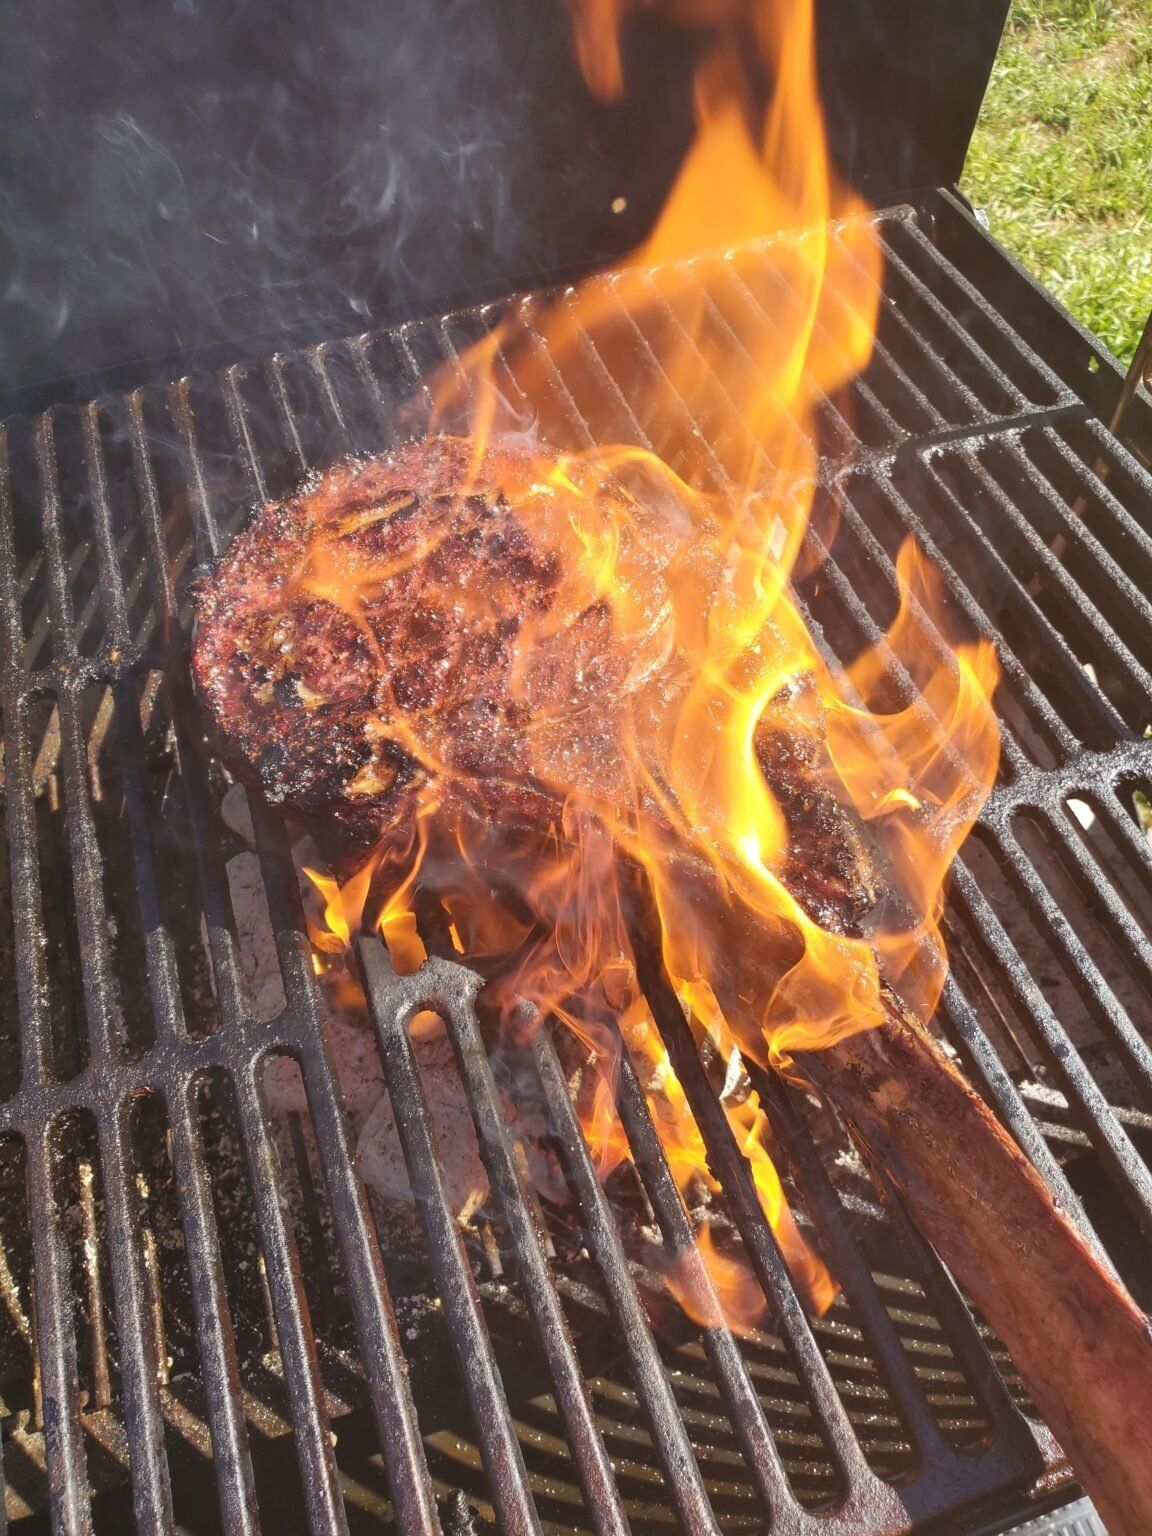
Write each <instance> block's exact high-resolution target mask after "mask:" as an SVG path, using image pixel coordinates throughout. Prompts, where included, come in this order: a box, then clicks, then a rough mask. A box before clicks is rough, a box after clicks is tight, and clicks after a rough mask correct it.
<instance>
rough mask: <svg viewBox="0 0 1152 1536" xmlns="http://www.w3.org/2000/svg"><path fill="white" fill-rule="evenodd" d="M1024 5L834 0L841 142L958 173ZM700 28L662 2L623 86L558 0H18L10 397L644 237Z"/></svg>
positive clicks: (11, 156)
mask: <svg viewBox="0 0 1152 1536" xmlns="http://www.w3.org/2000/svg"><path fill="white" fill-rule="evenodd" d="M1007 3H1008V0H964V3H957V0H920V3H916V0H823V3H822V4H821V5H820V7H819V12H820V15H819V39H820V42H819V46H820V60H821V77H822V84H823V92H824V97H825V101H826V104H827V111H828V116H829V123H830V131H831V142H832V148H833V154H834V157H835V158H836V159H837V160H838V161H839V163H840V165H841V168H842V170H843V171H844V173H845V175H846V177H847V179H848V181H849V182H850V183H851V184H853V185H855V186H856V187H858V188H859V190H860V191H861V192H863V193H864V195H865V196H866V197H868V198H870V199H871V200H872V201H873V202H874V203H876V204H878V205H880V204H886V203H891V202H895V201H898V200H899V199H901V198H904V197H907V196H909V195H910V194H911V193H912V192H913V191H915V190H917V189H921V188H925V187H936V186H944V185H949V184H951V183H953V182H954V181H955V180H956V178H957V177H958V176H959V174H960V168H961V166H962V164H963V161H964V155H965V152H966V150H967V145H968V139H969V136H970V134H971V131H972V127H973V125H974V123H975V121H976V115H977V111H978V109H979V105H980V101H981V98H982V96H983V93H984V87H985V84H986V82H987V79H988V75H989V73H990V71H991V67H992V60H993V58H994V56H995V51H996V45H997V42H998V39H999V35H1000V29H1001V27H1002V24H1003V20H1004V16H1005V14H1006V11H1007ZM693 47H694V39H693V37H692V36H691V35H689V34H687V33H684V32H682V31H677V30H672V29H668V28H662V27H661V26H660V25H659V24H658V23H657V22H656V20H655V19H654V18H653V17H651V16H644V15H641V16H639V17H638V18H637V19H636V20H635V22H634V24H632V25H631V26H630V29H629V47H628V82H629V92H628V96H627V99H626V100H625V101H624V102H623V103H621V104H618V105H614V106H611V107H605V106H602V105H599V104H598V103H596V102H595V101H594V100H593V99H592V98H591V97H590V96H589V94H588V93H587V91H586V90H585V88H584V86H583V84H582V83H581V80H580V77H579V73H578V70H577V68H576V65H575V62H574V60H573V57H572V49H571V44H570V40H569V36H568V19H567V12H566V10H565V7H564V6H563V5H561V4H559V3H558V0H548V3H537V0H514V3H509V0H390V3H388V4H382V3H379V0H343V3H342V4H340V5H339V6H333V5H327V6H322V7H318V6H316V5H315V4H314V3H313V0H252V3H249V4H246V5H244V6H241V7H236V6H235V5H231V4H227V3H224V0H219V3H217V0H208V3H204V4H195V5H175V6H173V7H160V8H151V9H148V10H145V11H141V8H140V7H139V6H138V5H135V4H132V3H130V0H110V3H109V4H108V5H105V6H101V7H100V9H99V10H98V11H97V10H94V9H93V7H92V6H90V5H87V4H84V3H83V0H63V3H62V4H61V5H59V6H56V7H54V8H53V10H52V12H51V13H50V14H49V13H46V12H45V11H43V9H42V8H37V7H36V6H34V5H31V4H28V5H24V6H20V7H18V8H17V11H16V12H15V13H14V14H13V15H12V16H10V17H9V18H8V20H7V24H6V41H5V48H4V50H3V55H2V57H0V95H2V97H3V100H4V101H5V103H6V108H7V110H6V111H5V114H4V120H3V124H2V125H0V156H2V158H3V160H4V163H5V164H6V166H8V167H9V168H10V169H9V172H8V175H7V182H6V187H5V203H4V208H3V218H2V220H0V252H2V253H3V254H2V260H3V269H4V272H5V284H4V290H3V294H2V295H0V342H2V344H0V414H5V413H7V411H8V410H10V409H16V408H29V407H30V406H32V405H35V406H37V407H39V406H42V405H47V404H49V403H51V402H52V401H53V400H59V399H62V398H65V397H68V396H71V397H73V398H75V397H76V396H77V395H83V394H88V395H91V394H92V393H95V392H96V388H95V383H96V381H95V379H94V377H93V376H94V375H102V376H104V377H103V380H102V384H101V387H107V385H108V383H109V379H108V378H107V373H108V370H110V369H114V368H119V369H120V370H121V371H120V373H119V376H118V379H117V383H118V384H119V385H120V386H122V387H128V386H133V385H135V384H138V383H141V382H142V381H143V380H144V379H145V378H146V377H149V376H155V375H156V373H157V369H158V368H160V367H162V365H161V364H158V363H157V361H156V359H157V358H162V357H163V356H165V355H167V354H171V353H175V352H180V353H181V354H183V366H185V367H186V366H188V363H189V361H190V354H191V353H192V352H193V351H194V349H211V348H212V347H213V346H214V345H218V344H220V343H223V342H228V343H229V344H230V350H229V352H228V354H227V357H226V358H225V357H224V356H223V355H220V354H218V357H217V358H216V359H214V358H213V357H212V356H211V355H208V354H206V355H205V356H204V357H203V359H202V361H203V362H204V363H206V364H208V365H213V366H214V365H215V361H216V360H220V361H223V360H227V361H233V360H235V358H236V357H237V355H238V350H239V349H244V348H246V349H247V351H248V353H249V354H256V353H258V352H260V351H265V352H266V351H267V350H269V349H270V340H269V339H270V337H272V336H275V337H276V339H277V341H278V342H279V343H283V342H284V341H285V339H286V337H287V336H289V335H293V336H295V338H296V339H297V340H298V341H299V340H311V339H318V338H320V337H326V336H333V335H342V334H345V333H347V332H349V331H352V330H356V329H362V328H363V327H364V325H365V324H366V321H367V318H368V317H369V316H372V317H374V318H375V319H377V320H379V319H383V318H386V317H387V315H388V314H391V313H395V312H397V311H399V310H403V311H404V312H405V313H423V314H431V313H436V312H439V311H442V310H444V309H447V308H449V307H451V306H453V305H454V304H456V303H459V302H464V301H467V302H473V301H476V300H480V299H485V298H495V297H503V296H504V295H505V294H507V293H510V292H513V291H515V290H517V289H521V288H529V287H536V286H538V285H539V284H540V283H541V282H542V281H544V280H545V279H547V278H548V277H550V276H555V275H557V274H559V273H561V272H569V273H573V272H576V271H578V270H582V269H585V268H587V267H588V266H589V265H592V264H595V263H597V262H601V261H604V260H607V259H609V258H612V257H615V256H619V255H621V254H623V253H624V252H626V251H627V250H629V249H631V248H633V247H634V246H636V245H637V243H638V242H639V240H640V238H641V236H642V235H643V233H644V231H645V230H646V229H647V227H648V225H649V224H650V223H651V221H652V220H653V218H654V217H655V215H656V212H657V210H658V209H659V207H660V205H661V203H662V201H663V197H664V194H665V192H666V190H667V188H668V186H669V184H670V182H671V179H672V177H673V175H674V173H675V169H676V166H677V164H678V162H679V158H680V156H681V155H682V153H683V151H684V148H685V146H686V145H687V143H688V140H689V136H690V131H691V122H690V115H691V109H690V88H689V82H690V77H691V62H692V52H693ZM618 199H623V203H624V206H623V208H622V210H621V211H620V212H616V211H614V204H616V205H617V206H619V204H618V203H617V200H618ZM237 338H247V340H245V341H238V340H237ZM148 360H151V361H148ZM76 376H84V377H82V378H81V379H80V381H79V383H77V382H76ZM166 376H167V377H172V376H174V372H173V370H171V369H170V370H169V372H168V373H167V375H166ZM29 386H38V388H37V390H36V394H35V396H34V397H33V396H30V395H28V394H27V393H26V394H25V395H24V396H23V397H22V398H19V397H18V396H17V393H16V392H18V391H20V390H21V388H22V387H23V388H25V389H27V387H29Z"/></svg>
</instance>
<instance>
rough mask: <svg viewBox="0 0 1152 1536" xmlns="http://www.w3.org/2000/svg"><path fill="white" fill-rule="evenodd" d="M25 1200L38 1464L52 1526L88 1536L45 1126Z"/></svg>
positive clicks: (72, 1337) (72, 1330)
mask: <svg viewBox="0 0 1152 1536" xmlns="http://www.w3.org/2000/svg"><path fill="white" fill-rule="evenodd" d="M26 1150H27V1157H28V1200H29V1204H30V1207H31V1209H32V1210H33V1211H36V1212H39V1213H40V1217H41V1219H40V1220H39V1221H34V1222H33V1223H32V1264H33V1275H34V1277H35V1278H34V1281H33V1287H32V1298H33V1306H34V1315H35V1323H34V1329H35V1335H34V1336H35V1340H36V1359H37V1362H38V1365H39V1382H40V1401H41V1411H42V1413H43V1421H44V1461H45V1465H46V1468H47V1472H48V1498H49V1508H50V1510H51V1513H52V1521H53V1525H54V1526H55V1528H56V1529H57V1530H59V1531H67V1532H68V1533H69V1536H72V1533H73V1532H75V1533H76V1536H90V1533H91V1531H92V1504H91V1499H90V1497H89V1493H88V1472H87V1466H86V1462H85V1456H84V1431H83V1428H82V1427H81V1423H80V1378H79V1374H78V1371H77V1365H76V1327H75V1314H74V1311H73V1299H72V1284H71V1277H70V1275H69V1266H68V1259H67V1255H66V1253H65V1251H64V1240H63V1236H62V1234H61V1231H60V1211H59V1209H58V1207H57V1203H56V1193H55V1190H54V1189H53V1184H52V1158H53V1154H54V1150H55V1149H54V1136H53V1131H52V1128H51V1127H50V1126H45V1127H44V1128H43V1130H42V1132H41V1134H40V1135H39V1136H38V1137H36V1138H35V1139H34V1140H29V1142H28V1143H27V1147H26Z"/></svg>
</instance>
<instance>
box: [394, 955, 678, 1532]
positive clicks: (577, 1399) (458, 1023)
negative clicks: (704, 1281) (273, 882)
mask: <svg viewBox="0 0 1152 1536" xmlns="http://www.w3.org/2000/svg"><path fill="white" fill-rule="evenodd" d="M381 958H382V957H381ZM443 1017H444V1023H445V1026H446V1028H447V1030H448V1035H449V1038H450V1040H451V1042H452V1050H453V1054H454V1056H455V1058H456V1064H457V1069H458V1071H459V1073H460V1077H461V1080H462V1081H463V1084H464V1088H465V1091H466V1093H467V1096H468V1107H469V1109H470V1110H471V1113H472V1118H473V1123H474V1125H475V1127H476V1135H477V1139H478V1141H479V1144H480V1150H481V1155H482V1157H483V1159H484V1166H485V1168H486V1170H487V1172H488V1177H489V1179H490V1181H491V1183H492V1187H493V1189H494V1190H495V1191H496V1194H497V1196H498V1198H499V1200H500V1204H501V1208H502V1210H503V1212H504V1221H505V1224H506V1226H507V1228H508V1232H509V1236H510V1238H511V1242H512V1248H513V1251H514V1253H515V1255H516V1262H517V1266H518V1269H519V1272H520V1275H521V1277H522V1283H523V1286H524V1293H525V1297H526V1299H527V1302H528V1306H529V1309H530V1310H531V1312H532V1314H533V1319H534V1321H535V1324H536V1332H537V1335H538V1337H539V1339H540V1342H541V1345H542V1347H543V1350H544V1353H545V1355H546V1357H547V1360H548V1367H549V1371H550V1373H551V1376H552V1381H553V1384H554V1386H555V1389H556V1399H557V1403H558V1406H559V1408H560V1411H561V1413H562V1414H563V1416H564V1421H565V1424H566V1426H567V1429H568V1435H569V1440H570V1444H571V1448H572V1453H573V1459H574V1461H575V1462H576V1465H577V1471H578V1472H579V1475H580V1480H581V1483H582V1485H583V1487H584V1493H585V1498H586V1504H587V1509H588V1516H589V1519H590V1520H591V1522H592V1525H593V1528H594V1529H595V1530H596V1531H597V1532H598V1533H605V1536H607V1533H609V1532H617V1533H622V1532H626V1531H627V1530H628V1522H627V1519H626V1518H625V1515H624V1511H623V1508H622V1507H621V1504H620V1497H619V1494H618V1493H617V1491H616V1485H615V1482H614V1480H613V1477H612V1468H611V1463H610V1462H609V1459H608V1453H607V1451H606V1450H605V1447H604V1442H603V1440H602V1438H601V1435H600V1431H599V1430H598V1429H597V1427H596V1424H595V1421H594V1419H593V1416H592V1406H591V1402H590V1400H589V1397H588V1393H587V1389H586V1387H585V1385H584V1380H583V1376H582V1373H581V1369H580V1363H579V1361H578V1359H577V1357H576V1351H575V1349H574V1347H573V1344H572V1340H571V1337H570V1336H569V1333H568V1326H567V1323H566V1322H565V1319H564V1313H563V1310H562V1309H561V1306H560V1300H559V1297H558V1296H557V1294H556V1290H555V1287H554V1286H553V1284H552V1276H551V1272H550V1270H549V1268H548V1261H547V1258H546V1257H545V1254H544V1248H543V1244H542V1241H541V1235H540V1231H539V1228H538V1226H537V1223H536V1221H535V1219H534V1217H533V1214H532V1210H531V1206H530V1200H529V1195H528V1191H527V1189H526V1187H525V1185H524V1182H523V1180H522V1178H521V1176H520V1174H519V1173H518V1171H517V1168H516V1163H515V1159H514V1157H513V1154H512V1147H511V1145H510V1143H509V1140H508V1136H507V1134H506V1132H505V1129H504V1111H503V1110H502V1109H501V1107H500V1103H499V1099H498V1097H497V1092H496V1084H495V1081H494V1079H493V1077H492V1069H491V1067H490V1066H489V1064H488V1057H487V1054H486V1053H485V1050H484V1045H483V1041H482V1040H481V1037H480V1031H479V1029H478V1028H477V1026H476V1024H475V1022H474V1020H473V1017H472V1012H471V1009H468V1008H459V1009H457V1008H445V1010H444V1015H443ZM669 1470H670V1471H671V1469H669Z"/></svg>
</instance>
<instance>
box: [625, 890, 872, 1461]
mask: <svg viewBox="0 0 1152 1536" xmlns="http://www.w3.org/2000/svg"><path fill="white" fill-rule="evenodd" d="M640 899H642V898H640ZM639 922H640V923H641V924H642V925H643V926H641V927H639V929H638V932H637V935H636V938H637V942H636V944H635V956H636V974H637V978H638V980H639V982H640V986H641V988H642V990H643V992H644V995H645V997H646V998H647V1000H648V1004H649V1007H650V1008H651V1009H652V1016H653V1018H654V1019H655V1021H656V1027H657V1028H658V1029H659V1031H660V1038H661V1040H662V1042H663V1044H664V1048H665V1050H666V1051H667V1052H668V1057H669V1060H670V1061H671V1063H672V1069H673V1071H674V1072H675V1073H676V1076H677V1078H678V1079H679V1080H680V1084H681V1086H682V1087H683V1089H684V1093H685V1095H686V1097H687V1099H688V1103H689V1106H690V1108H691V1110H692V1115H693V1118H694V1119H695V1121H696V1124H697V1125H698V1126H699V1128H700V1133H701V1135H702V1136H703V1138H704V1142H705V1145H706V1146H707V1148H708V1153H709V1163H710V1166H711V1168H712V1173H713V1175H714V1177H715V1178H716V1179H717V1181H718V1182H719V1183H720V1185H721V1187H722V1188H723V1190H724V1192H725V1194H726V1195H727V1197H728V1199H729V1201H730V1203H731V1207H732V1215H733V1219H734V1221H735V1223H736V1227H737V1230H738V1231H739V1233H740V1236H741V1238H742V1239H743V1242H744V1246H745V1248H746V1249H747V1252H748V1256H749V1258H750V1260H751V1262H752V1264H753V1267H754V1268H755V1270H756V1273H757V1275H758V1276H759V1278H760V1281H761V1283H762V1285H763V1286H764V1290H765V1294H766V1295H768V1296H769V1297H770V1298H771V1300H772V1303H773V1306H774V1308H775V1311H776V1316H777V1322H778V1326H779V1329H780V1334H781V1337H782V1339H783V1340H784V1343H785V1346H786V1348H787V1349H788V1352H789V1354H790V1356H791V1357H792V1359H793V1360H794V1362H795V1364H796V1369H797V1371H798V1373H799V1375H800V1377H801V1379H802V1380H803V1381H804V1382H805V1383H806V1384H807V1387H808V1390H809V1393H810V1395H811V1399H812V1406H813V1411H814V1413H815V1415H816V1419H817V1422H818V1424H819V1425H820V1429H821V1432H822V1433H823V1435H824V1437H825V1439H826V1442H827V1445H828V1450H829V1453H830V1455H831V1457H832V1459H833V1462H834V1464H835V1466H836V1469H837V1471H838V1472H839V1474H840V1476H841V1478H842V1479H843V1480H844V1483H845V1485H846V1486H847V1487H849V1488H859V1487H867V1486H868V1485H869V1484H870V1483H873V1482H874V1481H875V1478H874V1475H873V1473H872V1472H871V1470H870V1469H869V1467H868V1465H867V1463H866V1462H865V1460H864V1457H863V1454H862V1452H861V1450H860V1446H859V1443H858V1441H857V1440H856V1436H855V1434H854V1433H853V1430H852V1427H851V1424H850V1422H849V1420H848V1417H847V1414H846V1413H845V1410H844V1405H843V1403H842V1402H841V1400H840V1398H839V1396H838V1395H837V1393H836V1390H835V1387H834V1386H833V1383H832V1378H831V1376H830V1374H829V1372H828V1367H827V1365H826V1364H825V1361H824V1357H823V1355H822V1354H821V1353H820V1349H819V1346H818V1345H817V1343H816V1339H815V1336H814V1335H813V1333H812V1329H811V1326H810V1325H809V1323H808V1319H807V1317H806V1316H805V1314H804V1309H803V1307H802V1306H801V1304H800V1300H799V1298H798V1296H797V1295H796V1291H795V1288H794V1286H793V1284H792V1280H791V1277H790V1275H789V1274H788V1268H787V1265H786V1264H785V1262H784V1258H783V1255H782V1254H781V1252H780V1249H779V1246H778V1244H777V1242H776V1238H775V1236H774V1234H773V1233H772V1230H771V1228H770V1227H769V1226H768V1225H767V1223H766V1222H765V1221H764V1219H763V1212H762V1211H761V1208H760V1201H759V1197H758V1195H757V1193H756V1189H755V1185H754V1184H753V1182H752V1176H751V1170H750V1168H749V1166H748V1164H747V1162H746V1160H745V1159H744V1157H743V1156H742V1154H741V1152H740V1149H739V1147H738V1145H737V1143H736V1139H735V1136H734V1135H733V1133H732V1128H731V1126H730V1125H729V1124H728V1120H727V1117H726V1116H725V1114H724V1109H723V1106H722V1105H721V1104H720V1101H719V1100H718V1099H717V1098H716V1097H715V1095H714V1094H713V1092H712V1088H711V1085H710V1084H709V1082H708V1078H707V1075H706V1073H705V1071H704V1068H703V1065H702V1063H701V1061H700V1057H699V1055H698V1053H697V1049H696V1045H695V1042H694V1041H693V1040H692V1037H691V1034H690V1032H689V1030H688V1026H687V1023H686V1021H685V1019H684V1015H683V1013H682V1012H681V1008H680V1003H679V1000H678V999H677V997H676V994H675V993H674V992H673V991H672V988H671V985H670V983H669V982H668V979H667V976H666V975H665V973H664V970H663V965H662V964H661V962H660V961H659V960H657V958H656V956H657V955H658V954H659V939H658V936H657V935H658V930H657V929H655V928H653V926H652V923H653V919H652V916H651V915H650V914H645V915H643V916H641V917H640V918H639Z"/></svg>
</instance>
